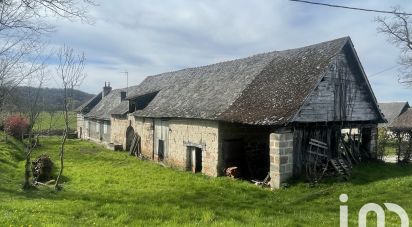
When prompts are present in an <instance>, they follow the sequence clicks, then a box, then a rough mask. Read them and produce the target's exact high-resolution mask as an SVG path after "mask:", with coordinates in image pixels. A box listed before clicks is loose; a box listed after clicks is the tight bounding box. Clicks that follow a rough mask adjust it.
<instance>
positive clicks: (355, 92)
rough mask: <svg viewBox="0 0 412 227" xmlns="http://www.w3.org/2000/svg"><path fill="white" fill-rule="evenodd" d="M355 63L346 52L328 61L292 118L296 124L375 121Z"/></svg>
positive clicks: (364, 86)
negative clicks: (320, 76)
mask: <svg viewBox="0 0 412 227" xmlns="http://www.w3.org/2000/svg"><path fill="white" fill-rule="evenodd" d="M355 61H356V59H355V56H354V54H353V53H352V52H349V51H347V49H343V51H342V52H341V53H340V54H339V55H337V56H336V57H335V59H334V60H332V61H331V62H332V63H331V64H330V65H329V66H328V67H327V70H326V71H325V73H324V77H323V79H322V81H321V82H320V83H319V84H318V86H317V87H316V88H315V90H314V92H313V93H312V94H311V95H310V96H309V97H308V101H307V102H306V103H305V104H304V105H303V106H302V108H301V110H300V112H299V113H298V115H297V117H296V118H295V121H296V122H326V121H376V120H378V115H377V114H378V113H377V111H376V108H375V107H374V103H373V102H374V101H373V97H371V94H370V93H369V90H368V89H367V84H366V81H365V80H364V79H363V76H362V72H361V69H360V68H359V67H358V66H357V64H356V62H355ZM339 89H342V92H339ZM340 97H341V98H340ZM342 107H343V108H342ZM340 109H341V110H340Z"/></svg>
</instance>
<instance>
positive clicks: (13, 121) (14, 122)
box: [4, 116, 29, 139]
mask: <svg viewBox="0 0 412 227" xmlns="http://www.w3.org/2000/svg"><path fill="white" fill-rule="evenodd" d="M28 129H29V123H28V121H27V119H26V118H24V117H21V116H10V117H8V118H7V119H6V120H5V122H4V131H5V132H6V133H7V134H9V135H11V136H13V137H15V138H17V139H21V138H22V137H23V134H24V133H26V132H27V130H28Z"/></svg>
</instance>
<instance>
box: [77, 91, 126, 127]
mask: <svg viewBox="0 0 412 227" xmlns="http://www.w3.org/2000/svg"><path fill="white" fill-rule="evenodd" d="M122 91H126V89H115V90H112V91H110V93H109V94H107V95H106V96H105V97H103V98H102V99H101V101H100V102H99V103H98V104H97V105H96V106H95V107H93V109H91V110H90V112H89V113H88V114H86V115H85V117H86V118H92V119H98V120H110V112H111V111H112V110H113V109H115V108H116V107H117V106H118V105H119V104H120V103H121V97H120V93H121V92H122ZM123 103H125V101H123Z"/></svg>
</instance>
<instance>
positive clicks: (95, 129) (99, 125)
mask: <svg viewBox="0 0 412 227" xmlns="http://www.w3.org/2000/svg"><path fill="white" fill-rule="evenodd" d="M88 121H89V129H88V131H89V136H88V139H91V140H95V141H100V142H105V143H110V131H111V125H110V121H103V120H94V119H88ZM104 125H106V131H105V130H104V127H105V126H104Z"/></svg>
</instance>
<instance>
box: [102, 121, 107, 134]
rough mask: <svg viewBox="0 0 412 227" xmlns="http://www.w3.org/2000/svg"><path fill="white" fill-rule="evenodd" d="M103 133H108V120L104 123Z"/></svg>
mask: <svg viewBox="0 0 412 227" xmlns="http://www.w3.org/2000/svg"><path fill="white" fill-rule="evenodd" d="M103 133H104V134H106V133H107V123H106V122H105V123H104V124H103Z"/></svg>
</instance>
